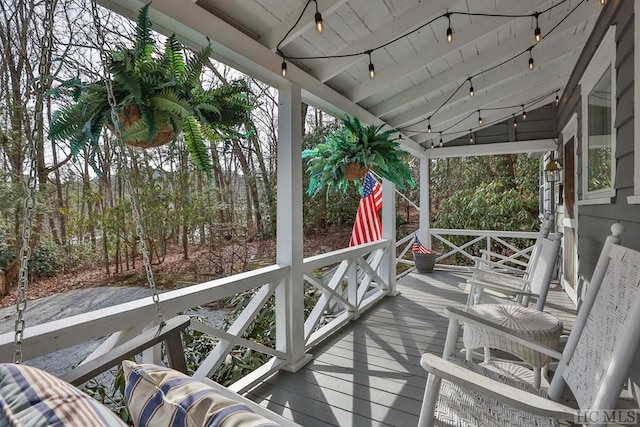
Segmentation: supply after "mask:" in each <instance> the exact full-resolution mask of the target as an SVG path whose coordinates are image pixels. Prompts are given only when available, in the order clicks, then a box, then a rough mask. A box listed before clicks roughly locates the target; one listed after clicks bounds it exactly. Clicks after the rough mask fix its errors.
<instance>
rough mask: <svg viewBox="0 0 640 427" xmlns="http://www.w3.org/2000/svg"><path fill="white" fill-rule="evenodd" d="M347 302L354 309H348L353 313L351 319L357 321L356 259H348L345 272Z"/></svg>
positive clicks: (358, 314)
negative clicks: (347, 266) (347, 267)
mask: <svg viewBox="0 0 640 427" xmlns="http://www.w3.org/2000/svg"><path fill="white" fill-rule="evenodd" d="M347 275H348V279H347V300H348V301H349V302H350V303H351V304H352V305H353V306H354V307H355V309H351V308H350V309H349V311H350V312H352V313H353V317H352V318H353V319H354V320H355V319H357V318H358V317H359V316H360V310H359V308H358V262H357V258H351V259H349V269H348V270H347Z"/></svg>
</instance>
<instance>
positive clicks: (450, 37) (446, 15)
mask: <svg viewBox="0 0 640 427" xmlns="http://www.w3.org/2000/svg"><path fill="white" fill-rule="evenodd" d="M312 1H313V2H314V3H315V8H316V13H315V16H314V20H315V23H316V29H317V30H318V31H322V29H323V27H324V22H323V21H322V15H321V14H320V11H319V10H318V2H317V0H308V1H307V3H306V5H305V7H304V8H303V9H302V11H301V12H300V16H299V17H298V19H297V20H296V22H295V23H294V24H292V26H291V28H290V29H289V30H288V31H287V33H286V34H285V35H284V36H283V37H282V39H281V40H280V41H279V42H278V44H277V46H276V53H277V54H278V55H280V56H281V57H282V58H283V61H282V66H281V71H282V76H283V77H284V76H286V74H287V60H308V59H332V58H345V57H356V56H361V55H368V56H369V77H370V78H374V77H375V67H374V65H373V62H372V59H371V54H372V53H373V52H374V51H376V50H378V49H383V48H386V47H387V46H389V45H391V44H393V43H395V42H397V41H399V40H401V39H404V38H406V37H409V36H410V35H412V34H415V33H417V32H419V31H421V30H422V29H423V28H425V27H427V26H430V25H432V24H433V23H434V22H435V21H438V20H440V19H442V18H447V22H448V27H447V34H446V35H447V41H448V42H449V43H451V42H452V41H453V28H452V26H451V17H452V15H455V14H458V15H464V16H483V17H497V18H499V17H502V18H506V17H508V18H525V17H527V18H529V19H530V18H535V20H536V28H535V31H534V37H535V39H536V41H538V38H539V39H540V40H539V41H541V40H542V39H543V37H542V34H541V31H540V34H539V35H538V32H539V31H538V30H539V17H540V16H541V15H544V14H546V13H547V12H550V11H552V10H553V9H555V8H557V7H560V6H561V5H563V4H564V3H567V2H568V1H570V0H560V1H558V2H557V3H556V4H553V5H551V6H550V7H548V8H546V9H544V10H542V11H540V12H535V13H529V14H517V15H514V14H494V13H470V12H462V11H455V12H446V13H443V14H442V15H439V16H436V17H434V18H432V19H430V20H429V21H427V22H425V23H423V24H421V25H419V26H418V27H415V28H414V29H412V30H411V31H409V32H407V33H404V34H402V35H401V36H398V37H396V38H394V39H392V40H389V41H387V42H384V43H382V44H381V45H379V46H376V47H373V48H371V49H369V50H366V51H360V52H354V53H349V54H342V55H319V56H288V55H285V54H284V52H283V51H282V50H281V49H280V48H281V45H282V44H283V43H284V41H285V40H286V39H287V37H289V35H290V34H291V32H292V31H293V30H294V29H295V28H296V27H297V26H298V24H299V23H300V21H301V20H302V18H303V16H304V14H305V12H306V9H307V8H308V6H309V4H310V3H311V2H312ZM582 3H583V1H580V2H578V4H577V5H575V6H574V7H572V8H571V9H570V10H569V11H568V12H567V14H566V15H565V16H564V18H563V19H562V20H561V21H560V22H563V21H564V20H566V19H567V18H568V17H569V16H570V15H572V14H573V13H574V12H575V11H576V10H577V8H578V7H579V6H580V5H581V4H582ZM600 3H601V4H602V5H605V4H606V3H607V1H606V0H600ZM557 27H558V25H556V26H554V27H553V28H551V29H550V30H549V31H548V32H547V34H546V35H545V37H547V36H548V35H549V34H551V33H552V32H553V31H554V30H555V29H556V28H557ZM533 47H534V46H531V47H529V48H527V49H525V50H524V51H521V52H519V53H517V54H515V55H513V56H512V57H510V58H508V59H506V60H504V61H502V62H501V63H499V64H496V65H494V66H492V67H490V68H488V69H484V70H482V71H481V72H479V73H478V74H480V73H487V72H489V71H491V70H493V69H495V68H498V67H500V66H502V65H504V64H506V63H508V62H510V61H513V60H514V59H516V58H517V57H519V56H521V55H523V54H525V53H526V52H527V51H528V52H529V69H531V70H533V68H534V61H533V55H532V49H533ZM478 74H475V75H471V76H470V77H469V78H468V79H467V80H469V85H470V88H469V95H470V96H474V95H475V93H474V92H475V91H474V88H473V84H472V81H471V79H472V78H473V77H475V76H476V75H478ZM461 87H462V85H460V86H458V89H456V90H455V91H454V92H453V93H452V94H451V96H450V97H449V98H447V100H446V101H444V102H443V103H442V105H440V106H439V107H438V108H437V109H436V110H435V112H434V113H432V114H431V116H433V115H435V114H436V113H437V112H438V111H440V110H441V109H442V108H443V107H444V106H445V105H446V104H447V103H448V102H449V101H450V100H451V98H453V96H454V95H455V94H456V93H457V92H458V90H459V89H460V88H461ZM558 102H559V101H558ZM514 119H515V115H514ZM423 120H424V119H423ZM415 124H416V123H414V125H415ZM514 126H515V127H517V121H516V122H515V123H514ZM441 133H442V132H441Z"/></svg>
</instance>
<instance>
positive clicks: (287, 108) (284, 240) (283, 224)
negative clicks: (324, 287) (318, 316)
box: [276, 83, 311, 372]
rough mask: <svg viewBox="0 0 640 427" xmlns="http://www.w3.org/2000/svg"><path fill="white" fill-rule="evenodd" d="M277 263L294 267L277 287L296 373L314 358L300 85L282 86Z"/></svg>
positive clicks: (285, 345) (279, 339) (280, 335)
mask: <svg viewBox="0 0 640 427" xmlns="http://www.w3.org/2000/svg"><path fill="white" fill-rule="evenodd" d="M278 97H279V107H278V199H277V237H276V239H277V240H276V243H277V250H276V263H277V264H278V265H286V266H289V267H290V268H291V270H290V272H289V275H288V277H287V278H286V279H285V281H284V283H283V284H282V285H281V286H279V287H278V288H277V290H276V348H277V350H279V351H282V352H286V353H287V357H288V362H289V363H288V364H287V367H286V368H285V369H287V370H291V371H292V372H295V371H297V370H298V369H300V368H301V367H302V366H304V365H305V364H306V363H307V362H308V361H309V360H310V359H311V356H310V355H306V354H305V349H304V279H303V273H304V272H303V268H302V259H303V258H302V158H301V157H300V156H301V153H302V128H301V126H302V108H300V106H301V93H300V87H299V86H296V85H293V84H291V83H289V84H284V85H283V86H281V87H280V88H279V91H278Z"/></svg>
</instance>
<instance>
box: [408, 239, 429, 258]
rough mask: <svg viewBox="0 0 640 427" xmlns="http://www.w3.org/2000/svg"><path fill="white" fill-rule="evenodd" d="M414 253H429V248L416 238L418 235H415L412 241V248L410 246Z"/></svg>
mask: <svg viewBox="0 0 640 427" xmlns="http://www.w3.org/2000/svg"><path fill="white" fill-rule="evenodd" d="M412 250H413V252H414V253H420V254H430V253H431V251H430V250H429V249H427V247H426V246H425V245H423V244H422V243H421V242H420V240H418V236H416V240H415V241H414V242H413V248H412Z"/></svg>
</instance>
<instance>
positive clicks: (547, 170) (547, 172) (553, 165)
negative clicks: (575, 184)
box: [544, 159, 562, 182]
mask: <svg viewBox="0 0 640 427" xmlns="http://www.w3.org/2000/svg"><path fill="white" fill-rule="evenodd" d="M561 173H562V164H561V163H560V161H559V160H558V159H553V160H550V161H549V163H547V166H545V167H544V178H545V179H546V180H547V182H558V181H560V178H561Z"/></svg>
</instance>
